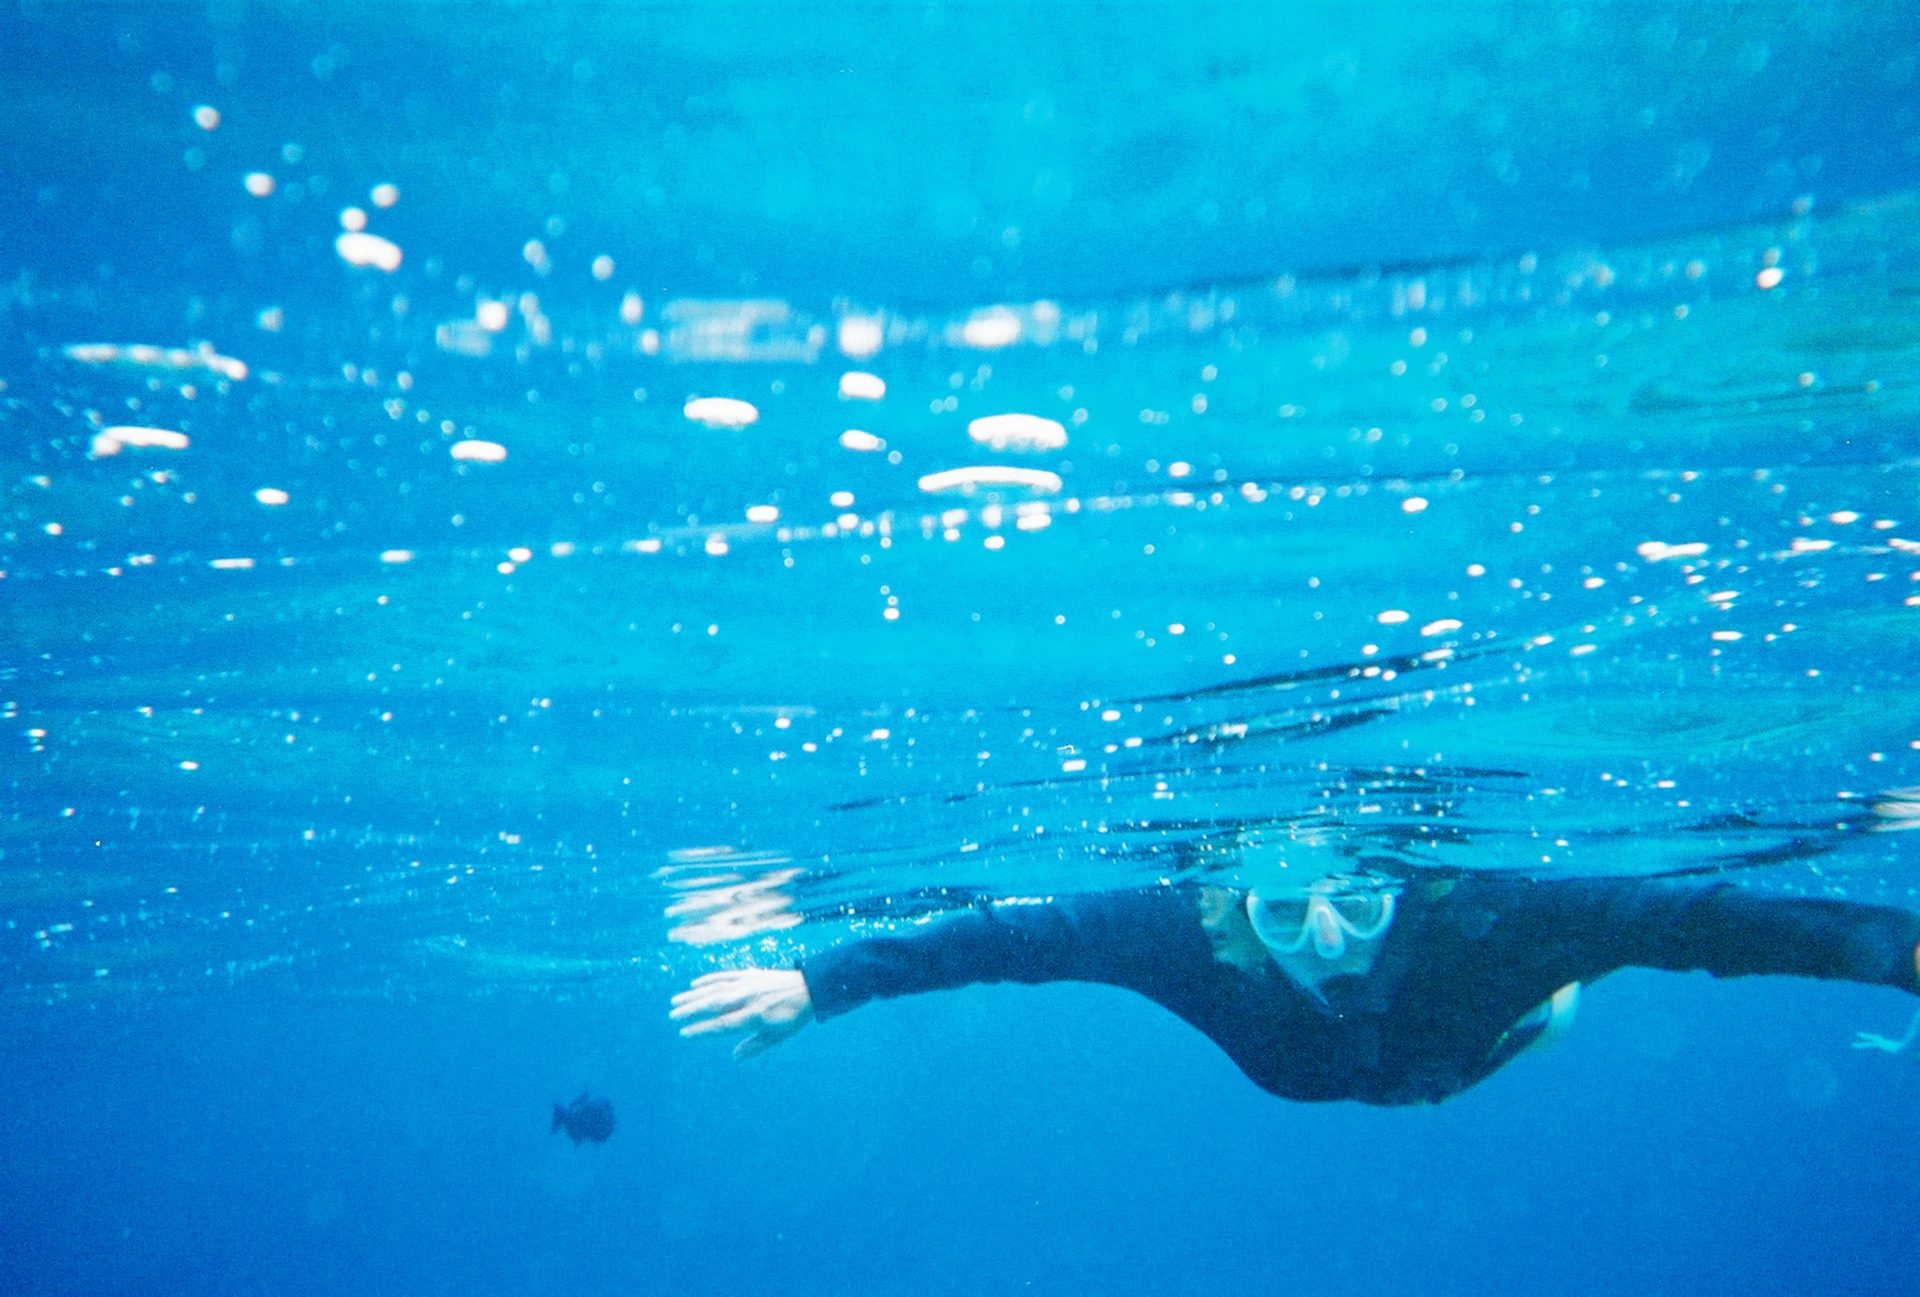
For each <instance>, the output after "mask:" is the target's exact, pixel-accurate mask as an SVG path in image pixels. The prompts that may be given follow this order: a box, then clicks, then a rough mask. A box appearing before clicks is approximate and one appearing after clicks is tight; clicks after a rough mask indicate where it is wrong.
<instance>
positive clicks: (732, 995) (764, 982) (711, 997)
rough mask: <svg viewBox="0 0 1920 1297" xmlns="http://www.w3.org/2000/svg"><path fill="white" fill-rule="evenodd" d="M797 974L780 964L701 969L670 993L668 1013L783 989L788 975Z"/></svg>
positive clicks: (739, 1000) (679, 1013) (695, 1010)
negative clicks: (685, 985)
mask: <svg viewBox="0 0 1920 1297" xmlns="http://www.w3.org/2000/svg"><path fill="white" fill-rule="evenodd" d="M799 976H800V974H799V973H798V972H797V971H795V970H792V969H782V968H730V969H727V970H725V971H723V972H718V973H705V974H702V975H701V976H699V977H696V978H694V979H693V983H692V985H690V986H689V987H688V988H687V989H686V990H684V991H681V992H680V993H679V994H677V995H675V996H674V997H673V1011H672V1013H671V1014H669V1015H668V1016H670V1017H674V1018H684V1017H686V1016H687V1015H688V1014H692V1013H698V1012H700V1011H702V1010H703V1009H706V1008H708V1007H709V1006H712V1005H716V1004H724V1003H728V1002H734V1003H745V1002H746V1001H747V1000H749V999H751V998H752V997H754V996H756V995H764V994H767V993H768V992H770V991H778V990H784V989H786V988H787V987H788V986H789V985H790V981H791V979H792V978H796V977H799Z"/></svg>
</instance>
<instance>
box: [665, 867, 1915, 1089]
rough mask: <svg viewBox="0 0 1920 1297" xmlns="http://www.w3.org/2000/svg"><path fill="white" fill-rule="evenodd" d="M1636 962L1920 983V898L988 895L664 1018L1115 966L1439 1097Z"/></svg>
mask: <svg viewBox="0 0 1920 1297" xmlns="http://www.w3.org/2000/svg"><path fill="white" fill-rule="evenodd" d="M1629 967H1634V968H1652V969H1664V970H1670V971H1675V972H1683V971H1705V972H1707V973H1711V974H1712V975H1713V976H1715V977H1747V976H1755V975H1763V974H1775V975H1785V976H1792V977H1812V978H1822V979H1828V980H1839V981H1850V982H1863V983H1870V984H1873V985H1877V986H1889V987H1893V988H1896V989H1898V990H1902V991H1905V992H1907V993H1908V994H1909V995H1914V996H1920V914H1916V913H1911V912H1908V911H1905V910H1900V909H1894V908H1888V907H1882V906H1874V905H1866V904H1860V903H1857V902H1849V901H1841V900H1833V899H1828V898H1818V897H1789V896H1777V895H1768V894H1766V893H1763V892H1759V891H1756V890H1754V889H1751V888H1748V887H1746V886H1743V885H1740V884H1737V883H1733V882H1730V881H1726V880H1724V879H1715V880H1711V881H1701V880H1699V879H1691V878H1689V879H1673V878H1665V879H1619V878H1612V879H1598V878H1585V879H1565V880H1553V881H1541V880H1531V879H1515V878H1498V877H1490V876H1483V877H1471V876H1470V877H1465V878H1447V879H1438V880H1435V879H1425V880H1423V879H1420V878H1418V877H1416V878H1413V879H1383V878H1377V877H1371V876H1366V877H1360V878H1345V877H1335V878H1328V879H1323V880H1321V881H1320V882H1319V883H1317V884H1315V885H1314V886H1312V887H1311V888H1307V889H1301V890H1297V891H1295V892H1294V893H1293V894H1291V895H1288V896H1286V897H1283V898H1279V899H1268V898H1264V897H1262V896H1261V895H1260V893H1259V892H1257V891H1255V892H1247V891H1242V890H1239V889H1234V888H1227V887H1218V886H1199V887H1157V888H1152V889H1147V890H1141V891H1132V892H1117V893H1106V894H1098V895H1087V896H1075V897H1066V898H1061V899H1057V900H1051V901H1047V902H1044V903H1033V904H1025V903H1023V904H1003V905H996V906H990V907H983V908H980V909H977V910H974V911H972V912H970V913H967V914H964V915H960V916H957V917H953V918H949V919H945V920H942V921H940V922H937V923H934V924H931V925H929V926H927V927H924V928H920V929H916V930H914V931H911V932H908V933H905V934H901V935H889V936H880V937H869V938H865V939H862V940H856V941H852V942H848V943H846V944H843V945H841V946H838V947H836V948H833V949H830V950H827V951H825V952H822V953H820V954H816V955H812V956H810V957H808V958H807V959H806V960H804V961H803V962H802V963H801V964H800V965H799V966H798V967H794V968H744V969H734V970H730V971H727V972H718V973H709V974H706V975H705V976H703V977H699V978H696V979H695V980H694V982H693V984H692V986H691V987H690V988H689V989H687V990H685V991H682V992H681V993H680V994H678V995H676V996H674V998H673V1009H672V1015H671V1016H672V1017H673V1018H674V1019H676V1020H679V1021H681V1022H683V1023H684V1025H683V1026H682V1027H681V1029H680V1034H681V1035H683V1036H702V1035H707V1034H709V1033H716V1032H729V1031H734V1032H744V1033H746V1035H745V1039H743V1040H741V1041H740V1042H739V1044H738V1045H737V1046H736V1048H735V1050H734V1056H735V1057H736V1058H745V1057H749V1056H751V1055H753V1054H757V1053H759V1052H761V1051H762V1050H765V1049H768V1048H770V1047H771V1046H773V1045H776V1044H779V1043H780V1042H781V1041H783V1040H786V1039H787V1038H789V1037H790V1036H792V1035H793V1034H794V1033H795V1032H797V1031H799V1030H800V1029H801V1028H802V1027H804V1026H806V1025H807V1024H808V1023H809V1022H813V1021H815V1020H819V1021H825V1020H827V1019H829V1018H835V1017H838V1016H840V1015H841V1014H844V1013H847V1012H849V1011H851V1010H853V1009H857V1008H859V1007H860V1006H861V1005H863V1004H866V1003H868V1002H869V1001H871V1000H876V999H883V998H888V997H892V996H900V995H913V994H917V993H920V992H923V991H940V990H949V989H953V988H957V987H962V986H969V985H973V984H975V983H984V982H1020V983H1029V984H1032V983H1041V982H1062V981H1068V982H1102V983H1106V984H1108V985H1112V986H1119V987H1124V988H1126V989H1128V990H1130V991H1136V992H1138V993H1139V994H1141V995H1144V996H1146V997H1147V998H1148V999H1149V1000H1152V1001H1153V1002H1154V1003H1156V1004H1158V1005H1160V1006H1161V1007H1163V1008H1165V1009H1168V1010H1170V1011H1171V1012H1173V1013H1175V1014H1177V1015H1178V1016H1179V1017H1181V1018H1182V1019H1184V1020H1185V1021H1186V1022H1188V1023H1189V1024H1191V1025H1192V1026H1194V1027H1196V1028H1198V1029H1199V1030H1200V1031H1201V1032H1203V1033H1204V1034H1205V1035H1206V1036H1207V1037H1208V1038H1209V1039H1211V1040H1212V1041H1213V1042H1214V1044H1216V1045H1218V1046H1219V1047H1220V1048H1221V1049H1222V1050H1223V1051H1225V1052H1226V1054H1227V1055H1228V1057H1230V1058H1231V1059H1232V1060H1233V1061H1234V1063H1235V1064H1236V1065H1238V1067H1239V1068H1240V1070H1241V1071H1242V1072H1244V1073H1245V1074H1246V1075H1247V1077H1248V1078H1249V1079H1251V1080H1252V1081H1253V1082H1254V1083H1255V1084H1256V1085H1258V1086H1260V1087H1261V1088H1262V1089H1265V1090H1267V1091H1269V1092H1271V1093H1273V1094H1276V1095H1279V1096H1280V1097H1282V1098H1286V1099H1298V1100H1334V1099H1353V1100H1358V1101H1360V1102H1362V1103H1371V1104H1414V1103H1437V1102H1439V1101H1440V1100H1442V1099H1445V1098H1448V1097H1449V1096H1451V1095H1454V1094H1458V1093H1459V1092H1460V1091H1462V1090H1465V1089H1467V1088H1468V1087H1470V1086H1472V1085H1475V1084H1477V1083H1478V1082H1480V1081H1483V1080H1485V1079H1486V1078H1487V1077H1488V1076H1491V1075H1492V1074H1493V1073H1494V1072H1496V1071H1498V1070H1499V1069H1500V1068H1501V1067H1503V1066H1505V1065H1506V1064H1507V1063H1509V1062H1511V1061H1512V1060H1513V1059H1514V1058H1515V1057H1517V1056H1518V1055H1519V1054H1520V1053H1521V1052H1522V1051H1523V1050H1525V1049H1526V1048H1528V1046H1530V1045H1533V1044H1536V1043H1538V1042H1540V1041H1541V1040H1543V1039H1545V1038H1546V1037H1547V1036H1549V1035H1551V1034H1552V1033H1554V1032H1555V1031H1557V1030H1559V1029H1560V1028H1561V1027H1563V1026H1564V1025H1565V1024H1566V1023H1567V1021H1568V1020H1569V1018H1570V1016H1571V1011H1572V1007H1573V1004H1574V1001H1575V999H1576V997H1577V994H1578V989H1579V986H1580V985H1581V984H1582V983H1588V982H1592V981H1594V980H1596V979H1598V978H1601V977H1604V976H1605V975H1606V974H1608V973H1610V972H1613V971H1615V970H1616V969H1621V968H1629ZM1916 1025H1920V1016H1917V1017H1916ZM1910 1035H1911V1033H1910ZM1855 1043H1856V1046H1857V1047H1861V1048H1879V1049H1888V1050H1897V1049H1898V1048H1900V1047H1901V1046H1902V1045H1903V1044H1904V1042H1895V1041H1889V1040H1887V1039H1885V1038H1883V1037H1877V1036H1868V1035H1864V1034H1863V1035H1862V1037H1861V1038H1860V1040H1858V1041H1856V1042H1855Z"/></svg>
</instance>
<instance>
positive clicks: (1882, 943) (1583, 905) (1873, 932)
mask: <svg viewBox="0 0 1920 1297" xmlns="http://www.w3.org/2000/svg"><path fill="white" fill-rule="evenodd" d="M1538 890H1539V891H1541V892H1544V893H1545V894H1546V896H1545V897H1544V898H1543V899H1545V900H1546V901H1547V904H1548V905H1549V906H1550V907H1552V908H1554V909H1557V910H1559V911H1560V915H1559V916H1558V921H1557V922H1555V923H1554V925H1553V926H1554V927H1555V928H1556V929H1558V931H1559V933H1560V934H1561V935H1560V936H1559V938H1558V940H1559V941H1561V942H1566V943H1572V944H1575V945H1577V946H1581V947H1583V949H1582V951H1581V953H1580V958H1579V959H1578V960H1577V962H1580V963H1585V964H1595V963H1598V964H1600V965H1602V967H1599V968H1596V969H1595V970H1594V971H1595V972H1596V973H1598V972H1600V971H1604V970H1605V968H1615V967H1624V966H1628V965H1633V966H1638V967H1644V968H1660V969H1671V970H1675V971H1689V970H1702V971H1705V972H1708V973H1711V974H1713V975H1714V976H1715V977H1746V976H1751V975H1755V974H1765V973H1772V974H1783V975H1787V976H1793V977H1817V978H1827V979H1833V980H1844V981H1850V982H1868V983H1873V984H1876V985H1880V986H1891V987H1895V988H1898V989H1899V990H1903V991H1907V992H1910V993H1913V994H1920V970H1916V967H1915V959H1916V955H1915V947H1916V945H1917V944H1920V914H1915V913H1911V912H1909V911H1906V910H1898V909H1893V908H1890V907H1886V906H1878V905H1864V904H1861V903H1859V902H1855V901H1842V900H1834V899H1831V898H1828V897H1811V896H1785V895H1779V894H1770V893H1767V892H1763V891H1759V890H1756V889H1753V888H1750V887H1746V886H1743V885H1741V884H1737V883H1732V882H1713V883H1705V884H1702V883H1698V882H1691V881H1674V880H1657V881H1649V880H1619V879H1613V880H1601V879H1592V880H1582V881H1580V882H1570V883H1556V884H1551V885H1549V886H1547V887H1546V888H1543V889H1538Z"/></svg>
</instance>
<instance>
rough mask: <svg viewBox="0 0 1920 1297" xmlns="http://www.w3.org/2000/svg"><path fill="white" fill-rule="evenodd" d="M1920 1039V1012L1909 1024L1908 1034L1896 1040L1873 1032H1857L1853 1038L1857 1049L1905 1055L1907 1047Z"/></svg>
mask: <svg viewBox="0 0 1920 1297" xmlns="http://www.w3.org/2000/svg"><path fill="white" fill-rule="evenodd" d="M1916 1039H1920V1012H1916V1013H1915V1014H1914V1015H1913V1021H1912V1022H1910V1023H1908V1024H1907V1034H1906V1035H1904V1036H1902V1037H1900V1038H1899V1039H1898V1040H1895V1039H1894V1038H1893V1037H1892V1036H1882V1035H1879V1034H1877V1033H1875V1032H1871V1031H1861V1032H1856V1033H1855V1034H1854V1037H1853V1047H1854V1048H1855V1049H1877V1050H1880V1051H1881V1052H1882V1053H1886V1054H1902V1053H1905V1052H1906V1050H1907V1047H1908V1046H1910V1045H1912V1044H1913V1042H1914V1041H1915V1040H1916Z"/></svg>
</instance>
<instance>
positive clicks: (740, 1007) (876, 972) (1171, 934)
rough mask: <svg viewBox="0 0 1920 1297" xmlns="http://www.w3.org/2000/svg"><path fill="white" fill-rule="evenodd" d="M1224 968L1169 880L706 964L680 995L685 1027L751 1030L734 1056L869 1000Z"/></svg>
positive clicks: (1154, 987) (1168, 979)
mask: <svg viewBox="0 0 1920 1297" xmlns="http://www.w3.org/2000/svg"><path fill="white" fill-rule="evenodd" d="M1196 966H1198V967H1199V968H1201V969H1211V968H1213V967H1214V965H1213V962H1212V956H1211V953H1210V951H1209V949H1208V947H1207V943H1206V938H1205V936H1204V935H1203V934H1202V932H1201V929H1200V927H1199V923H1198V919H1197V917H1196V916H1195V913H1194V911H1193V908H1192V902H1191V901H1190V900H1189V899H1188V898H1186V897H1185V896H1184V895H1182V894H1179V893H1176V892H1173V891H1171V890H1169V889H1164V888H1162V889H1157V890H1152V891H1143V892H1123V893H1114V894H1101V895H1092V896H1077V897H1070V898H1066V899H1062V900H1057V901H1046V902H1035V903H1031V904H1028V903H1003V904H1000V905H996V906H993V907H991V908H987V909H980V910H975V911H972V912H971V913H968V914H963V915H958V916H955V917H953V918H949V919H944V920H942V921H940V922H937V923H933V924H929V925H927V926H925V927H920V928H914V929H911V930H909V931H906V932H904V933H900V934H896V935H889V936H882V937H868V938H864V939H862V940H859V941H851V942H847V943H844V944H842V945H840V946H836V947H834V948H832V949H830V950H826V951H822V952H821V953H820V954H817V955H814V956H811V957H809V958H808V959H807V960H806V961H805V962H804V963H803V965H802V966H801V967H800V968H791V969H778V968H744V969H735V970H731V971H728V972H721V973H708V974H706V975H705V976H703V977H700V978H696V979H695V980H694V982H693V985H692V986H690V987H689V988H688V989H687V990H685V991H682V992H681V993H680V994H678V995H676V996H674V997H673V1011H672V1014H671V1016H672V1017H673V1018H674V1019H675V1020H676V1021H681V1022H684V1023H685V1024H686V1025H684V1026H682V1027H681V1028H680V1034H681V1035H683V1036H702V1035H707V1034H710V1033H713V1032H724V1031H744V1032H747V1033H748V1035H747V1036H746V1038H745V1039H744V1040H742V1041H741V1042H740V1044H739V1045H738V1046H736V1047H735V1049H734V1057H736V1058H748V1057H751V1056H752V1055H754V1054H757V1053H760V1052H761V1051H762V1050H765V1049H769V1048H771V1047H772V1046H774V1045H777V1044H779V1043H780V1042H781V1041H783V1040H786V1039H787V1038H788V1037H790V1036H792V1035H793V1034H794V1033H795V1032H797V1031H799V1030H800V1029H801V1028H802V1027H804V1026H805V1025H806V1024H807V1023H809V1022H812V1021H814V1020H815V1019H816V1018H818V1019H821V1020H825V1019H827V1018H830V1017H834V1016H837V1015H838V1014H842V1013H846V1012H848V1011H850V1010H852V1009H856V1008H858V1007H859V1006H860V1005H862V1004H865V1003H867V1002H868V1001H869V1000H874V999H880V998H884V997H891V996H899V995H912V994H916V993H919V992H923V991H938V990H947V989H951V988H954V987H960V986H967V985H971V984H973V983H976V982H1028V983H1033V982H1057V981H1087V982H1108V983H1112V984H1114V985H1117V986H1124V987H1129V988H1131V989H1133V990H1136V991H1141V992H1143V993H1145V994H1148V995H1152V996H1155V998H1159V999H1161V1000H1162V1001H1163V1002H1166V1000H1167V998H1168V996H1169V995H1170V994H1177V991H1178V988H1179V987H1180V986H1181V985H1182V984H1183V983H1184V982H1186V981H1190V980H1191V979H1192V975H1193V972H1194V970H1195V968H1196Z"/></svg>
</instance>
